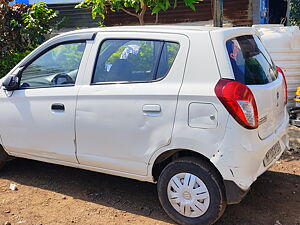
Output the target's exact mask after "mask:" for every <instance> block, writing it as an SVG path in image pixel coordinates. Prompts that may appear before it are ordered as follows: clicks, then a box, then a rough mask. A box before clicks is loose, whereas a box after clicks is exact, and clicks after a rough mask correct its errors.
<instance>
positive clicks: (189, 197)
mask: <svg viewBox="0 0 300 225" xmlns="http://www.w3.org/2000/svg"><path fill="white" fill-rule="evenodd" d="M178 181H180V183H178ZM180 184H181V185H180ZM197 188H198V189H197ZM157 190H158V198H159V201H160V203H161V205H162V207H163V209H164V210H165V212H166V213H167V214H168V215H169V216H170V217H171V218H172V219H173V220H174V221H175V222H176V223H178V224H191V225H193V224H197V225H209V224H213V223H215V222H216V221H217V220H218V219H219V218H220V217H221V216H222V214H223V213H224V210H225V208H226V197H225V192H224V185H223V182H222V180H221V177H220V175H219V174H218V173H217V172H215V169H214V168H213V167H212V166H211V165H210V164H209V163H207V162H205V161H203V160H199V159H196V158H193V157H184V158H180V159H177V160H175V161H173V162H171V163H169V164H168V165H167V166H166V167H165V168H164V169H163V171H162V172H161V174H160V176H159V179H158V184H157Z"/></svg>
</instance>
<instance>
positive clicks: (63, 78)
mask: <svg viewBox="0 0 300 225" xmlns="http://www.w3.org/2000/svg"><path fill="white" fill-rule="evenodd" d="M84 49H85V42H80V43H78V42H77V43H64V44H60V45H58V46H56V47H54V48H51V49H50V50H48V51H47V52H46V53H44V54H42V55H41V56H40V57H38V58H37V59H36V60H34V61H33V62H32V63H31V64H30V65H29V66H27V67H26V68H25V69H24V71H23V72H22V75H21V81H20V88H21V89H24V88H44V87H61V86H74V84H75V81H76V77H77V72H78V69H79V65H80V62H81V58H82V55H83V52H84Z"/></svg>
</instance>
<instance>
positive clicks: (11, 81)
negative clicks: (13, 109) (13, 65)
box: [2, 75, 19, 91]
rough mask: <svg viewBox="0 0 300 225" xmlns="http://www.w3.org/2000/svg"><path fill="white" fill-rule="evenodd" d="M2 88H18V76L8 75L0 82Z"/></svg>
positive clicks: (10, 89) (11, 89)
mask: <svg viewBox="0 0 300 225" xmlns="http://www.w3.org/2000/svg"><path fill="white" fill-rule="evenodd" d="M2 86H3V87H4V90H7V91H13V90H16V89H18V88H19V78H18V77H17V76H16V75H11V76H8V77H7V78H6V79H5V80H4V81H3V83H2Z"/></svg>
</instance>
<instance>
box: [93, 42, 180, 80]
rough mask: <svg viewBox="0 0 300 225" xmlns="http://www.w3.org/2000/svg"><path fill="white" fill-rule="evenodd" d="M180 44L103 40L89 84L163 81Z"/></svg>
mask: <svg viewBox="0 0 300 225" xmlns="http://www.w3.org/2000/svg"><path fill="white" fill-rule="evenodd" d="M178 50H179V44H178V43H173V42H165V41H154V40H105V41H104V42H103V43H102V45H101V48H100V52H99V54H98V58H97V62H96V68H95V71H94V76H93V81H92V83H101V82H149V81H155V80H159V79H162V78H164V77H165V76H166V75H167V73H168V71H169V70H170V68H171V66H172V64H173V62H174V60H175V57H176V55H177V53H178Z"/></svg>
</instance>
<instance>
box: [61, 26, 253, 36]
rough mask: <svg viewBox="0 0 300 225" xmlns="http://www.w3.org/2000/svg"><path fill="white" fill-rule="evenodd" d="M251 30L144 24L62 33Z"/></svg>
mask: <svg viewBox="0 0 300 225" xmlns="http://www.w3.org/2000/svg"><path fill="white" fill-rule="evenodd" d="M241 30H242V31H248V32H249V31H253V28H251V27H224V28H223V27H222V28H221V27H211V26H198V25H185V24H183V25H144V26H114V27H101V28H88V29H81V30H75V31H70V32H67V33H64V34H62V35H70V34H80V33H98V32H117V31H120V32H155V33H157V32H159V33H176V34H187V33H190V32H210V31H218V32H222V31H224V32H228V31H230V32H234V31H241Z"/></svg>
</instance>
